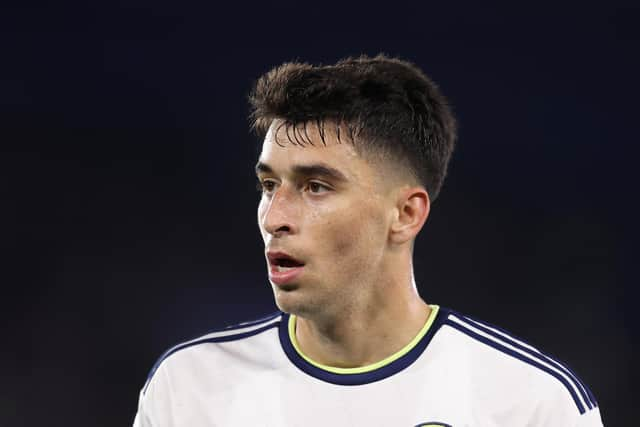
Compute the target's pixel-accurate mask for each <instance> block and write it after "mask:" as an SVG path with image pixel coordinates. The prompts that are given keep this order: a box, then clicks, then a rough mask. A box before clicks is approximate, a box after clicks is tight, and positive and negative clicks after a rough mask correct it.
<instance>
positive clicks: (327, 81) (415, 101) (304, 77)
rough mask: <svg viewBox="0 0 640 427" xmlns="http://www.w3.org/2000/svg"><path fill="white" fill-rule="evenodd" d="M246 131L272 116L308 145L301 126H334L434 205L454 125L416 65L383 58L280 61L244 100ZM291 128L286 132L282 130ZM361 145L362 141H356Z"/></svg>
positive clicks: (261, 129)
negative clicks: (405, 176) (396, 169)
mask: <svg viewBox="0 0 640 427" xmlns="http://www.w3.org/2000/svg"><path fill="white" fill-rule="evenodd" d="M249 102H250V106H251V116H250V118H251V120H252V128H253V129H254V130H255V132H256V134H257V135H258V136H259V137H261V138H264V137H265V136H266V133H267V131H268V129H269V127H270V126H271V124H272V122H273V121H274V120H276V119H278V120H281V121H282V125H283V126H286V130H287V133H286V134H287V137H288V139H289V142H291V143H293V144H298V145H305V144H307V143H311V140H310V139H309V138H308V137H306V138H305V137H304V135H306V126H307V124H310V123H311V124H315V125H317V126H318V129H319V131H320V135H321V138H322V141H323V143H325V141H324V125H325V124H326V123H327V122H331V123H333V124H335V125H336V129H337V135H338V139H340V128H342V129H343V135H345V133H346V134H347V135H348V136H349V137H350V138H351V140H352V142H354V143H355V142H356V141H358V143H357V144H354V145H355V147H356V150H357V151H358V152H359V153H360V154H363V153H365V154H366V153H369V152H370V151H373V153H372V154H382V155H383V156H385V157H384V158H385V159H388V158H389V157H390V158H391V159H393V160H395V161H397V162H399V164H400V165H401V166H403V167H405V168H406V169H404V170H405V171H406V172H408V173H409V174H410V176H411V177H412V178H414V179H415V180H417V182H418V183H419V184H421V185H423V186H424V187H425V189H426V190H427V192H428V193H429V198H430V199H431V201H434V200H435V199H436V198H437V197H438V194H439V192H440V189H441V187H442V184H443V182H444V178H445V176H446V174H447V165H448V163H449V159H450V158H451V154H452V152H453V148H454V144H455V139H456V122H455V118H454V116H453V114H452V112H451V108H450V106H449V104H448V102H447V100H446V98H445V97H444V96H443V95H442V94H441V93H440V91H439V89H438V87H437V86H436V84H435V83H433V81H431V79H430V78H429V77H427V76H426V75H425V74H424V73H423V72H422V71H421V70H420V69H419V68H418V67H416V66H415V65H413V64H412V63H410V62H407V61H404V60H401V59H397V58H390V57H387V56H384V55H378V56H375V57H373V58H372V57H368V56H360V57H357V58H346V59H342V60H340V61H339V62H337V63H336V64H335V65H325V66H313V65H310V64H307V63H298V62H287V63H284V64H282V65H280V66H278V67H275V68H273V69H272V70H271V71H269V72H267V73H265V74H264V75H263V76H262V77H260V78H259V79H258V81H257V82H256V84H255V86H254V88H253V90H252V91H251V94H250V96H249ZM290 130H291V131H292V132H291V133H290V132H289V131H290ZM361 140H362V141H361Z"/></svg>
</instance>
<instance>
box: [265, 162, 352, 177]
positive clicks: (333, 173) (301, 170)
mask: <svg viewBox="0 0 640 427" xmlns="http://www.w3.org/2000/svg"><path fill="white" fill-rule="evenodd" d="M260 173H273V168H272V167H271V166H269V165H268V164H266V163H263V162H258V163H257V164H256V175H258V174H260ZM293 174H294V175H299V176H306V177H309V176H321V177H325V178H328V179H332V180H335V181H347V177H346V176H345V175H344V174H343V173H342V172H340V171H339V170H338V169H335V168H332V167H331V166H327V165H326V164H323V163H314V164H310V165H295V166H294V167H293Z"/></svg>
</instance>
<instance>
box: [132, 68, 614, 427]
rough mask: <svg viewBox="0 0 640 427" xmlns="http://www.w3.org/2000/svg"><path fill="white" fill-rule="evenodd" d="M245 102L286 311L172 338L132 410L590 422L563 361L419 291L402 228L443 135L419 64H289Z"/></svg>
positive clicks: (445, 143) (569, 426) (342, 420)
mask: <svg viewBox="0 0 640 427" xmlns="http://www.w3.org/2000/svg"><path fill="white" fill-rule="evenodd" d="M250 101H251V105H252V109H253V114H252V117H253V120H254V128H255V129H256V130H257V132H258V134H259V135H260V136H261V137H264V140H263V145H262V152H261V154H260V158H259V160H258V163H257V165H256V173H257V176H258V180H259V186H260V189H261V191H262V198H261V200H260V204H259V207H258V224H259V227H260V232H261V234H262V238H263V240H264V245H265V258H266V262H267V266H268V271H269V280H270V282H271V285H272V288H273V292H274V296H275V301H276V304H277V306H278V308H279V309H280V310H281V311H282V312H278V313H276V314H274V315H272V316H270V317H267V318H265V319H262V320H258V321H255V322H249V323H245V324H241V325H239V326H237V327H232V328H227V329H225V330H222V331H218V332H214V333H211V334H209V335H205V336H204V337H201V338H199V339H196V340H193V341H189V342H187V343H184V344H181V345H178V346H176V347H174V348H173V349H171V350H169V351H168V352H167V353H166V354H165V355H164V356H163V357H162V358H161V359H160V361H159V362H158V363H157V364H156V366H154V368H153V369H152V372H151V374H150V376H149V379H148V380H147V383H146V384H145V386H144V388H143V390H142V392H141V395H140V405H139V409H138V414H137V416H136V420H135V422H134V425H135V426H139V427H148V426H154V427H161V426H190V427H191V426H253V425H260V426H332V427H339V426H367V427H369V426H387V427H388V426H394V427H402V426H407V427H413V426H432V427H434V426H455V427H459V426H473V427H480V426H496V427H497V426H503V427H515V426H529V427H550V426H557V427H592V426H601V425H602V423H601V420H600V414H599V410H598V407H597V403H596V401H595V399H594V397H593V395H592V394H591V392H590V391H589V390H588V389H587V387H586V386H585V385H584V384H582V383H581V382H580V380H579V379H578V378H577V377H576V376H575V375H574V374H573V373H572V372H571V371H570V370H569V369H568V368H567V367H565V366H564V365H562V364H560V363H559V362H557V361H555V360H553V359H552V358H550V357H548V356H546V355H545V354H544V353H541V352H540V351H538V350H537V349H535V348H533V347H531V346H529V345H528V344H526V343H524V342H522V341H520V340H518V339H516V338H514V337H512V336H510V335H509V334H507V333H506V332H504V331H502V330H500V329H497V328H495V327H492V326H489V325H487V324H485V323H483V322H480V321H477V320H473V319H471V318H469V317H466V316H464V315H461V314H459V313H456V312H454V311H451V310H448V309H445V308H442V307H438V306H437V305H429V304H427V303H425V302H424V300H423V299H422V298H421V297H420V296H419V295H418V292H417V290H416V284H415V281H414V277H413V268H412V253H413V243H414V240H415V238H416V236H417V234H418V232H419V231H420V230H421V228H422V227H423V225H424V223H425V221H426V219H427V217H428V215H429V210H430V208H431V204H432V203H433V201H435V199H436V198H437V196H438V193H439V191H440V188H441V186H442V183H443V180H444V177H445V175H446V170H447V163H448V161H449V158H450V156H451V153H452V150H453V145H454V140H455V122H454V118H453V116H452V114H451V111H450V109H449V107H448V105H447V102H446V100H445V98H444V97H443V96H442V95H441V94H440V92H439V90H438V88H437V87H436V86H435V85H434V84H433V83H432V82H431V81H430V80H429V79H428V78H427V77H426V76H425V75H424V74H423V73H422V72H421V71H420V70H418V69H417V68H416V67H415V66H413V65H412V64H409V63H407V62H404V61H401V60H398V59H392V58H387V57H385V56H377V57H375V58H368V57H360V58H356V59H346V60H343V61H340V62H338V63H337V64H335V65H332V66H320V67H314V66H311V65H308V64H298V63H287V64H284V65H282V66H280V67H277V68H275V69H274V70H272V71H270V72H269V73H267V74H266V75H264V76H263V77H262V78H261V79H260V80H259V81H258V82H257V84H256V87H255V88H254V91H253V93H252V95H251V97H250Z"/></svg>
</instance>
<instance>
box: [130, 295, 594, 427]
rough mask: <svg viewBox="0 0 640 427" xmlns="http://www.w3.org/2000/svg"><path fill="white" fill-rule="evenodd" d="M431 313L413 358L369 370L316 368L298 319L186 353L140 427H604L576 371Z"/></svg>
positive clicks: (470, 324)
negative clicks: (301, 344) (301, 343)
mask: <svg viewBox="0 0 640 427" xmlns="http://www.w3.org/2000/svg"><path fill="white" fill-rule="evenodd" d="M431 307H432V308H433V310H432V311H431V315H430V316H429V319H428V320H427V322H426V324H425V325H424V327H423V328H422V330H421V331H420V332H419V334H418V335H417V336H416V337H415V338H414V339H413V340H412V341H411V342H410V343H409V344H408V345H407V346H406V347H405V348H403V349H402V350H400V351H399V352H397V353H395V354H394V355H392V356H390V357H388V358H386V359H384V360H382V361H380V362H378V363H375V364H373V365H369V366H365V367H360V368H334V367H330V366H323V365H321V364H318V363H316V362H314V361H313V360H311V359H309V358H308V357H307V356H305V355H304V354H302V352H301V351H300V349H299V348H298V345H297V342H296V339H295V324H296V323H295V322H296V317H295V316H292V315H289V314H286V313H280V312H279V313H275V314H273V315H272V316H270V317H267V318H265V319H261V320H258V321H255V322H249V323H244V324H240V325H238V326H235V327H230V328H227V329H224V330H221V331H218V332H213V333H210V334H208V335H204V336H203V337H201V338H198V339H195V340H192V341H188V342H185V343H183V344H180V345H177V346H175V347H173V348H172V349H170V350H169V351H167V352H166V353H165V354H164V355H163V356H162V357H161V358H160V360H159V361H158V362H157V363H156V365H155V366H154V367H153V369H152V371H151V373H150V375H149V378H148V379H147V382H146V384H145V385H144V387H143V389H142V391H141V393H140V401H139V407H138V413H137V414H136V417H135V420H134V427H169V426H175V427H204V426H207V427H211V426H223V427H235V426H242V427H248V426H270V427H294V426H295V427H327V426H331V427H347V426H349V427H364V426H366V427H373V426H380V427H382V426H384V427H417V426H423V427H426V426H429V427H438V426H439V427H443V426H444V427H518V426H522V427H525V426H526V427H602V421H601V418H600V412H599V410H598V405H597V403H596V400H595V398H594V397H593V395H592V394H591V392H590V391H589V389H588V388H587V387H586V386H585V385H584V384H583V383H582V382H581V381H580V380H579V379H578V378H577V377H576V375H575V374H574V373H573V372H571V370H570V369H569V368H567V367H566V366H565V365H563V364H561V363H559V362H557V361H556V360H554V359H553V358H551V357H549V356H548V355H545V354H544V353H542V352H540V351H539V350H537V349H535V348H534V347H531V346H530V345H528V344H526V343H524V342H522V341H521V340H519V339H516V338H514V337H513V336H511V335H509V334H508V333H506V332H504V331H503V330H501V329H498V328H495V327H493V326H489V325H487V324H485V323H483V322H480V321H477V320H473V319H471V318H469V317H467V316H464V315H461V314H459V313H457V312H454V311H452V310H448V309H445V308H441V307H438V306H431Z"/></svg>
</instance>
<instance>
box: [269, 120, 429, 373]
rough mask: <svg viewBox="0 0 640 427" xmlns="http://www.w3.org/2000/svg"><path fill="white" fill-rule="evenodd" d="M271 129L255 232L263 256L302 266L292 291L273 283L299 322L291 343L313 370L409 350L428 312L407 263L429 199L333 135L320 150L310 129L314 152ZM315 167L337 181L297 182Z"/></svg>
mask: <svg viewBox="0 0 640 427" xmlns="http://www.w3.org/2000/svg"><path fill="white" fill-rule="evenodd" d="M278 124H279V122H278V121H277V120H276V121H274V123H273V124H272V125H271V127H270V129H269V132H268V133H267V135H266V137H265V140H264V143H263V147H262V152H261V154H260V158H259V161H258V167H257V171H258V172H257V173H258V180H259V181H260V182H261V185H262V189H263V194H262V197H261V200H260V204H259V207H258V224H259V227H260V232H261V234H262V238H263V241H264V244H265V254H266V253H267V252H269V251H283V252H286V253H287V254H289V255H290V256H292V257H294V258H295V259H297V260H300V261H302V262H303V263H304V264H305V265H304V267H303V270H302V273H301V274H300V275H299V276H298V277H297V278H296V280H295V281H293V282H291V283H287V284H286V285H276V284H275V283H273V281H271V285H272V288H273V292H274V297H275V301H276V304H277V305H278V307H279V308H280V309H281V310H282V311H285V312H288V313H293V314H296V315H297V316H298V323H297V328H296V338H297V339H298V342H299V345H300V347H301V349H302V351H303V352H304V353H305V354H306V355H307V356H309V357H311V358H312V359H314V360H315V361H317V362H319V363H322V364H325V365H330V366H336V367H359V366H365V365H368V364H371V363H375V362H377V361H379V360H382V359H384V358H385V357H387V356H390V355H391V354H393V353H395V352H396V351H398V350H400V349H401V348H403V347H404V346H405V345H406V344H407V343H408V342H409V341H411V339H412V338H413V337H414V336H415V335H416V334H417V333H418V331H419V330H420V329H421V328H422V326H423V325H424V323H425V321H426V319H427V317H428V315H429V312H430V308H429V306H428V305H427V304H426V303H425V302H424V301H423V300H422V299H421V298H420V296H419V295H418V293H417V290H416V286H415V282H414V278H413V268H412V263H411V259H412V248H413V241H414V239H415V236H416V235H417V233H418V232H419V231H420V229H421V228H422V226H423V225H424V222H425V221H426V218H427V216H428V214H429V197H428V194H427V193H426V190H425V189H424V187H422V186H420V185H417V184H416V183H415V182H414V180H413V179H412V178H411V177H410V176H408V175H406V174H403V173H398V171H399V170H403V168H401V167H398V166H399V165H398V164H396V163H395V162H393V161H386V162H382V161H380V160H375V161H374V160H372V159H373V158H374V156H367V157H368V158H365V157H364V156H361V155H360V154H358V151H357V150H356V148H355V146H354V144H353V143H352V141H351V140H350V139H345V138H343V139H342V141H339V140H338V138H337V137H336V133H335V131H333V130H331V129H332V127H331V126H328V127H327V129H326V134H325V142H326V145H325V144H323V143H322V141H321V139H320V135H319V133H318V130H317V128H316V127H315V126H313V125H309V126H308V137H309V138H310V140H311V142H313V145H311V144H306V145H305V146H304V147H301V146H299V145H296V144H292V143H291V142H290V141H289V140H288V139H287V135H286V132H285V129H284V128H280V129H279V130H277V129H278ZM333 129H335V126H334V127H333ZM276 133H277V135H276ZM312 165H322V166H325V167H329V168H332V169H334V170H336V171H338V172H339V173H340V174H341V175H342V178H341V179H337V178H335V177H331V176H324V175H322V174H317V173H313V174H306V173H305V174H302V173H299V172H300V171H299V170H298V169H299V167H300V166H312ZM267 263H268V261H267Z"/></svg>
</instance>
